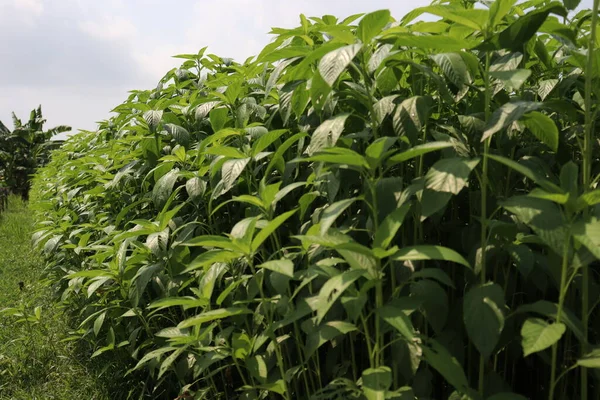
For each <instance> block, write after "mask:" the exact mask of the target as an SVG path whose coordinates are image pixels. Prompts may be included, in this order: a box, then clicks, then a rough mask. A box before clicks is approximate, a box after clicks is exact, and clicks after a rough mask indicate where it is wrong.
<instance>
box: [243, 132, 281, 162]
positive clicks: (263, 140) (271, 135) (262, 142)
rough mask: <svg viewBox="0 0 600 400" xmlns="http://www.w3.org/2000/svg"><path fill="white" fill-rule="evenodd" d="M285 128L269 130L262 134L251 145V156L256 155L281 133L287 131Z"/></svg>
mask: <svg viewBox="0 0 600 400" xmlns="http://www.w3.org/2000/svg"><path fill="white" fill-rule="evenodd" d="M287 132H288V130H287V129H279V130H275V131H270V132H268V133H266V134H264V135H262V136H261V137H260V138H259V139H258V140H257V141H256V142H254V144H253V145H252V157H256V155H257V154H258V153H260V152H261V151H263V150H264V149H266V148H267V147H269V146H270V145H271V144H273V142H275V141H276V140H277V139H279V138H280V137H281V136H282V135H284V134H285V133H287Z"/></svg>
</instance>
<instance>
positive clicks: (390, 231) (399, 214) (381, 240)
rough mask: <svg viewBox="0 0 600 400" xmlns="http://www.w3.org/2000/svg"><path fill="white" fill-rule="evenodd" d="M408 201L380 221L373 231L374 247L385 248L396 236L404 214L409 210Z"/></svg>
mask: <svg viewBox="0 0 600 400" xmlns="http://www.w3.org/2000/svg"><path fill="white" fill-rule="evenodd" d="M410 206H411V204H410V203H404V204H403V205H401V206H400V207H398V208H397V209H395V210H394V211H392V212H391V213H390V214H388V216H387V217H385V219H384V220H383V221H382V222H381V224H380V225H379V228H377V232H375V238H374V239H373V247H374V248H377V247H379V248H382V249H384V250H385V249H387V248H388V247H389V245H390V243H391V242H392V240H393V239H394V237H395V236H396V233H397V232H398V229H400V227H401V226H402V222H404V218H405V217H406V214H407V213H408V211H409V210H410Z"/></svg>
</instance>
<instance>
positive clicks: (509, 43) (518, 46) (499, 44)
mask: <svg viewBox="0 0 600 400" xmlns="http://www.w3.org/2000/svg"><path fill="white" fill-rule="evenodd" d="M550 13H553V14H558V15H561V16H563V17H566V16H567V12H566V10H565V9H564V8H563V7H562V6H561V5H560V3H558V2H552V3H550V4H548V5H547V6H546V7H543V8H537V9H534V11H531V12H529V13H528V14H525V15H524V16H522V17H520V18H519V19H517V20H516V21H515V22H513V23H512V24H510V25H509V26H508V27H507V28H506V29H504V30H503V31H502V32H499V33H497V34H495V35H494V36H492V37H491V38H490V39H489V40H487V41H486V42H484V43H483V44H482V45H481V46H479V47H478V49H481V50H484V51H489V50H500V49H509V50H512V51H522V50H523V47H524V45H525V44H526V42H527V41H529V39H531V38H532V37H533V36H534V35H535V34H536V33H537V31H538V29H539V28H540V27H541V26H542V24H543V23H544V21H545V20H546V18H547V17H548V15H549V14H550Z"/></svg>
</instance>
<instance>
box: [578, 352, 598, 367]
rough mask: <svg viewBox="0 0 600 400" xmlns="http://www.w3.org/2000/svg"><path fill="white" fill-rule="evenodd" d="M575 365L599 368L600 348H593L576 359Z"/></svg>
mask: <svg viewBox="0 0 600 400" xmlns="http://www.w3.org/2000/svg"><path fill="white" fill-rule="evenodd" d="M577 365H579V366H580V367H583V368H600V349H594V350H592V351H591V352H589V353H587V354H586V355H585V356H583V357H582V358H580V359H579V360H577Z"/></svg>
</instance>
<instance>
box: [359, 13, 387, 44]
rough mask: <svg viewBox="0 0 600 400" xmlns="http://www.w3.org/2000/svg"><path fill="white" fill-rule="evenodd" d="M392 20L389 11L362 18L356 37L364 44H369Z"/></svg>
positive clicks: (370, 14)
mask: <svg viewBox="0 0 600 400" xmlns="http://www.w3.org/2000/svg"><path fill="white" fill-rule="evenodd" d="M389 20H390V12H389V10H378V11H374V12H372V13H369V14H367V15H365V16H364V17H362V19H361V20H360V22H359V24H358V28H357V29H356V36H357V37H358V38H359V39H360V40H361V41H362V42H363V43H368V42H370V41H371V39H373V38H374V37H375V36H377V35H378V34H379V33H381V31H382V30H383V28H385V26H386V25H387V23H388V22H389Z"/></svg>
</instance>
